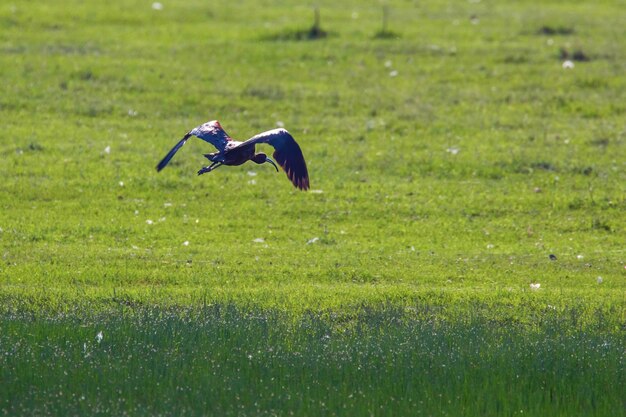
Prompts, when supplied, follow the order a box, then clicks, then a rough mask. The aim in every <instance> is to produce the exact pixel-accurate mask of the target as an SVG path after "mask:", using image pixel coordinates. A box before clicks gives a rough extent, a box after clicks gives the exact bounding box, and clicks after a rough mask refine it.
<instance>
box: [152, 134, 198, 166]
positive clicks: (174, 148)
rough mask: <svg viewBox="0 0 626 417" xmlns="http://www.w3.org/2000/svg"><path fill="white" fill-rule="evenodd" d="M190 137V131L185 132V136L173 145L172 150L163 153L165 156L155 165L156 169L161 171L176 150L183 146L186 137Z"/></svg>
mask: <svg viewBox="0 0 626 417" xmlns="http://www.w3.org/2000/svg"><path fill="white" fill-rule="evenodd" d="M190 137H191V133H187V134H186V135H185V137H184V138H182V139H181V140H180V142H178V143H177V144H176V146H174V147H173V148H172V150H171V151H169V152H168V153H167V155H165V158H163V159H162V160H161V162H159V165H157V168H156V169H157V171H161V170H162V169H163V168H165V165H167V164H168V163H169V162H170V159H172V158H173V157H174V155H175V154H176V152H178V150H179V149H180V148H182V147H183V145H184V144H185V142H187V139H189V138H190Z"/></svg>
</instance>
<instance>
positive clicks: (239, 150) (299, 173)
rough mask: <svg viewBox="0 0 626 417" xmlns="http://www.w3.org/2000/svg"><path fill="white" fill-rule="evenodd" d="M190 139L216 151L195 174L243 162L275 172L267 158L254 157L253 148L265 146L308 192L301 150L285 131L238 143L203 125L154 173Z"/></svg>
mask: <svg viewBox="0 0 626 417" xmlns="http://www.w3.org/2000/svg"><path fill="white" fill-rule="evenodd" d="M191 136H196V137H198V138H200V139H202V140H204V141H206V142H208V143H210V144H212V145H213V146H215V147H216V148H217V150H218V152H214V153H208V154H205V155H204V156H205V157H206V158H207V159H208V160H209V161H211V162H212V164H211V165H209V166H206V167H203V168H202V169H201V170H199V171H198V175H202V174H205V173H207V172H211V171H212V170H214V169H216V168H218V167H219V166H221V165H233V166H234V165H241V164H243V163H245V162H247V161H252V162H255V163H257V164H263V163H265V162H268V163H271V164H272V165H274V167H275V168H276V170H277V171H278V167H277V166H276V164H275V163H274V161H272V160H271V159H270V158H268V157H267V155H266V154H264V153H262V152H261V153H256V145H257V144H259V143H267V144H269V145H271V146H273V147H274V149H275V150H274V155H273V156H274V159H276V162H278V164H279V165H280V166H281V167H282V168H283V169H284V170H285V172H286V173H287V177H288V178H289V179H290V180H291V182H292V183H293V185H294V186H295V187H297V188H299V189H301V190H303V191H305V190H308V189H309V174H308V171H307V167H306V162H305V161H304V156H303V155H302V150H301V149H300V146H299V145H298V143H297V142H296V141H295V139H294V138H293V136H291V134H290V133H289V132H287V131H286V130H285V129H273V130H268V131H267V132H263V133H260V134H258V135H255V136H253V137H251V138H250V139H248V140H246V141H245V142H239V141H236V140H233V139H232V138H231V137H230V136H228V134H227V133H226V132H225V131H224V129H222V126H221V125H220V123H219V122H218V121H217V120H213V121H210V122H207V123H204V124H202V125H200V126H198V127H196V128H194V129H192V130H190V131H189V132H188V133H187V134H186V135H185V136H184V137H183V138H182V139H181V140H180V141H179V142H178V143H177V144H176V146H174V147H173V148H172V150H170V151H169V153H168V154H167V155H166V156H165V157H164V158H163V159H162V160H161V162H159V164H158V165H157V171H161V170H162V169H163V168H165V166H166V165H167V164H168V162H169V161H170V159H172V157H173V156H174V154H176V152H178V150H179V149H180V148H181V147H182V146H183V145H184V144H185V142H187V140H188V139H189V138H190V137H191Z"/></svg>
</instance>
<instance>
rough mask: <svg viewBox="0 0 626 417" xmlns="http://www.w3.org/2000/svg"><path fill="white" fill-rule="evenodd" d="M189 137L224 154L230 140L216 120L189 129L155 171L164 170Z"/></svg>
mask: <svg viewBox="0 0 626 417" xmlns="http://www.w3.org/2000/svg"><path fill="white" fill-rule="evenodd" d="M191 136H196V137H198V138H200V139H202V140H203V141H205V142H209V143H210V144H211V145H213V146H215V147H216V148H217V150H218V151H220V152H224V149H225V148H226V144H227V143H228V142H229V141H231V140H232V139H231V138H230V136H228V134H227V133H226V132H225V131H224V129H222V126H221V125H220V123H219V122H218V121H217V120H212V121H210V122H206V123H204V124H202V125H200V126H198V127H195V128H193V129H191V130H190V131H189V133H187V134H186V135H185V137H183V138H182V139H181V140H180V141H179V142H178V143H177V144H176V146H174V147H173V148H172V150H171V151H169V152H168V154H167V155H165V158H163V159H162V160H161V162H159V165H157V171H160V170H162V169H163V168H165V166H166V165H167V164H168V163H169V162H170V159H172V158H173V157H174V155H175V154H176V152H178V150H179V149H180V148H182V147H183V145H184V144H185V142H187V139H189V138H190V137H191Z"/></svg>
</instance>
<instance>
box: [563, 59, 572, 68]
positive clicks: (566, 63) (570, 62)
mask: <svg viewBox="0 0 626 417" xmlns="http://www.w3.org/2000/svg"><path fill="white" fill-rule="evenodd" d="M572 68H574V63H573V62H572V61H570V60H569V59H568V60H567V61H563V69H572Z"/></svg>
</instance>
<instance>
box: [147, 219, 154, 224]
mask: <svg viewBox="0 0 626 417" xmlns="http://www.w3.org/2000/svg"><path fill="white" fill-rule="evenodd" d="M153 223H154V222H153V221H152V220H150V219H148V220H146V224H153Z"/></svg>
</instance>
